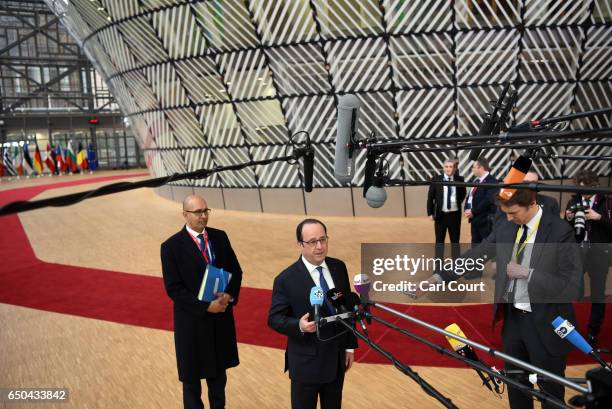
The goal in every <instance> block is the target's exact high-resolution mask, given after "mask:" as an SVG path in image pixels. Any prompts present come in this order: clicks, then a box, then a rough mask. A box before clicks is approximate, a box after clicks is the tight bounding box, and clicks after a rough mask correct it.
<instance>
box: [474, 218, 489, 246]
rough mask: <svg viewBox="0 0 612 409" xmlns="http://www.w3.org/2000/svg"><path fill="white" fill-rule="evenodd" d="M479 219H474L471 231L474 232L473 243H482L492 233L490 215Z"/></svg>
mask: <svg viewBox="0 0 612 409" xmlns="http://www.w3.org/2000/svg"><path fill="white" fill-rule="evenodd" d="M481 217H482V218H484V220H482V219H481V218H480V217H479V219H478V220H474V219H472V224H471V227H470V229H471V233H472V244H476V243H480V242H481V241H483V240H484V239H486V238H487V236H489V234H491V223H490V222H489V216H481Z"/></svg>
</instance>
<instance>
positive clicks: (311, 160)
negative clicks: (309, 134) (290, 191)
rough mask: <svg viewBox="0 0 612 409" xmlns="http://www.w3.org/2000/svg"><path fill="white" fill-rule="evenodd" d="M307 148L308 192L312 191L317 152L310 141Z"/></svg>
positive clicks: (305, 165)
mask: <svg viewBox="0 0 612 409" xmlns="http://www.w3.org/2000/svg"><path fill="white" fill-rule="evenodd" d="M307 148H308V149H307V151H306V154H305V155H304V190H305V191H306V192H312V176H313V172H314V157H315V152H314V149H313V147H312V146H311V145H310V143H308V147H307Z"/></svg>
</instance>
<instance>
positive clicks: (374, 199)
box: [364, 158, 387, 209]
mask: <svg viewBox="0 0 612 409" xmlns="http://www.w3.org/2000/svg"><path fill="white" fill-rule="evenodd" d="M383 166H384V161H383V159H382V158H381V159H380V161H379V164H378V171H377V172H376V177H375V178H374V181H373V183H372V186H370V187H369V188H368V191H367V192H366V195H365V198H366V202H367V203H368V206H370V207H373V208H374V209H377V208H379V207H381V206H382V205H384V204H385V202H386V201H387V191H386V190H385V172H384V169H383ZM364 187H365V186H364Z"/></svg>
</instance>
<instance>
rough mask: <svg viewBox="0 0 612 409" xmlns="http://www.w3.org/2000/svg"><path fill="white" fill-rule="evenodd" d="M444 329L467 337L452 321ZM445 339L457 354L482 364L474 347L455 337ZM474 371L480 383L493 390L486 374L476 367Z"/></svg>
mask: <svg viewBox="0 0 612 409" xmlns="http://www.w3.org/2000/svg"><path fill="white" fill-rule="evenodd" d="M444 329H445V330H446V331H448V332H451V333H453V334H455V335H458V336H460V337H462V338H467V337H466V336H465V334H464V333H463V331H461V328H459V325H457V324H455V323H453V324H451V325H449V326H448V327H446V328H444ZM446 340H447V341H448V343H449V344H450V345H451V347H453V350H454V351H455V352H457V353H458V354H459V355H461V356H463V357H464V358H466V359H469V360H470V361H473V362H478V363H481V364H483V365H485V364H484V362H482V361H481V360H480V359H478V355H476V351H474V349H473V348H472V347H471V346H469V345H468V344H466V343H465V342H461V341H459V340H457V339H455V338H451V337H448V336H447V337H446ZM474 370H475V371H476V373H478V376H479V377H480V379H481V380H482V383H483V384H484V385H485V386H486V387H487V389H489V390H490V391H491V392H493V388H492V387H491V384H490V381H491V379H490V378H489V377H487V376H485V375H484V374H483V373H482V371H480V370H478V369H474ZM493 384H494V385H495V389H496V392H497V393H499V391H498V390H497V389H498V385H497V383H496V382H493Z"/></svg>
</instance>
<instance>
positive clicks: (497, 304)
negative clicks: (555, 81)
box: [429, 189, 582, 409]
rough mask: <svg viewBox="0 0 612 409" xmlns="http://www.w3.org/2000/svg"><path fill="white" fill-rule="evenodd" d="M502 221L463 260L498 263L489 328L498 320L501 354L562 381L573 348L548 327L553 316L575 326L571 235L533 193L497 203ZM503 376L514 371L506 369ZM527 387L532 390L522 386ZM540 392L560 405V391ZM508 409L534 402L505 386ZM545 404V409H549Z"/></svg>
mask: <svg viewBox="0 0 612 409" xmlns="http://www.w3.org/2000/svg"><path fill="white" fill-rule="evenodd" d="M498 204H499V205H500V207H501V210H502V211H503V212H504V213H505V215H506V218H505V219H502V220H500V221H498V223H497V224H496V225H495V228H494V229H493V232H492V233H491V234H490V235H489V236H488V237H487V238H486V239H485V240H484V241H482V242H481V243H480V244H479V245H477V246H476V247H474V248H472V249H471V250H469V251H467V252H466V253H465V254H463V255H462V257H463V258H465V259H468V258H471V259H477V258H481V257H486V258H487V259H488V260H495V261H496V262H497V276H496V278H495V295H494V304H493V325H495V324H496V323H497V322H498V321H501V320H503V325H502V344H503V351H504V352H505V353H507V354H509V355H511V356H513V357H515V358H518V359H521V360H523V361H526V362H529V363H531V364H533V365H535V366H537V367H540V368H543V369H546V370H548V371H550V372H552V373H555V374H557V375H560V376H564V373H565V366H566V358H567V354H568V353H569V351H570V350H571V349H572V345H571V344H570V343H569V342H567V341H565V340H563V339H561V338H559V337H558V336H557V335H556V334H555V332H554V331H553V328H552V326H551V323H552V321H553V320H554V319H555V318H556V317H557V316H562V317H564V318H565V319H567V320H569V321H570V322H572V323H574V324H575V323H576V316H575V312H574V308H573V306H572V304H571V302H572V301H573V300H576V299H577V298H578V296H579V294H578V292H579V288H580V278H581V271H582V266H581V265H580V258H579V257H578V248H577V246H576V244H575V242H574V233H573V231H572V229H571V228H570V227H569V226H568V225H567V223H564V221H563V220H561V218H559V217H558V216H555V215H553V214H552V213H551V212H548V211H546V212H545V211H543V209H542V208H541V207H540V206H539V205H538V204H537V202H536V194H535V192H534V191H531V190H527V189H518V190H516V191H515V193H514V194H513V195H512V197H511V198H510V199H508V200H501V199H500V198H498ZM460 277H461V275H458V274H455V273H454V272H450V273H446V274H445V276H444V277H442V276H441V275H437V274H435V275H433V276H432V277H431V278H430V279H429V282H430V283H433V282H441V281H442V280H446V281H454V280H458V279H459V278H460ZM506 369H507V370H513V369H519V368H516V367H514V366H513V365H511V364H508V363H507V364H506ZM521 382H522V383H524V384H525V386H527V387H531V384H530V383H529V382H527V381H523V380H521ZM539 385H540V387H541V388H542V389H543V390H544V391H545V392H547V393H549V394H551V395H552V396H554V397H556V398H558V399H559V400H561V401H563V397H564V388H563V386H561V385H558V384H556V383H553V382H549V381H541V382H540V383H539ZM508 399H509V401H510V407H511V408H512V409H531V408H533V398H532V397H531V396H529V395H527V394H525V393H524V392H522V391H521V390H520V389H518V388H515V387H511V386H508ZM551 407H553V406H551V405H550V404H547V403H545V404H544V405H543V408H544V409H548V408H551Z"/></svg>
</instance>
